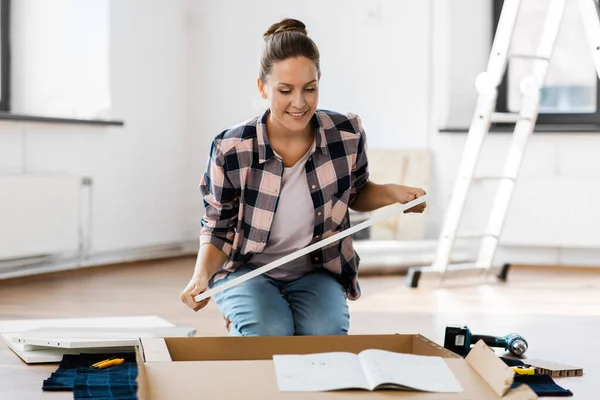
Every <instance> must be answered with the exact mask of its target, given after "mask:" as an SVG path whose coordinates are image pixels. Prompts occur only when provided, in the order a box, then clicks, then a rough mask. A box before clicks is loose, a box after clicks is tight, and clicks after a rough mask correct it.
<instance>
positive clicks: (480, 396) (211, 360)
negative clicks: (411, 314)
mask: <svg viewBox="0 0 600 400" xmlns="http://www.w3.org/2000/svg"><path fill="white" fill-rule="evenodd" d="M140 340H141V346H140V347H139V348H137V359H138V361H137V362H138V398H139V399H140V400H168V399H190V398H202V399H261V400H265V399H302V400H309V399H332V400H337V399H351V398H356V399H375V398H378V399H379V398H403V399H418V400H438V399H472V400H485V399H509V400H530V399H537V396H536V394H535V393H534V392H533V391H532V390H531V389H530V388H529V387H527V386H524V385H521V386H520V387H519V388H517V389H512V390H511V389H509V388H510V386H511V385H512V382H513V377H514V371H513V370H512V369H510V368H509V367H508V366H507V365H506V364H505V363H504V362H503V361H502V360H501V359H500V358H498V357H497V356H496V355H495V354H494V352H493V350H492V349H491V348H489V347H488V346H486V345H485V344H484V343H483V342H482V341H480V342H479V343H477V344H476V345H475V346H474V348H473V349H472V350H471V352H470V353H469V355H468V356H467V357H466V358H462V357H460V356H458V355H456V354H455V353H452V352H450V351H449V350H446V349H445V348H443V347H441V346H439V345H438V344H436V343H434V342H432V341H431V340H429V339H427V338H425V337H424V336H421V335H348V336H289V337H189V338H141V339H140ZM366 349H381V350H388V351H394V352H399V353H409V354H418V355H427V356H440V357H443V358H444V360H445V361H446V363H447V364H448V366H449V367H450V369H451V370H452V371H453V373H454V374H455V376H456V377H457V379H458V380H459V381H460V383H461V385H462V386H463V388H464V389H465V391H464V392H462V393H424V392H408V391H398V390H378V391H373V392H370V391H365V390H343V391H330V392H280V391H279V389H278V386H277V378H276V375H275V369H274V365H273V359H272V357H273V355H274V354H310V353H323V352H333V351H347V352H353V353H359V352H361V351H362V350H366Z"/></svg>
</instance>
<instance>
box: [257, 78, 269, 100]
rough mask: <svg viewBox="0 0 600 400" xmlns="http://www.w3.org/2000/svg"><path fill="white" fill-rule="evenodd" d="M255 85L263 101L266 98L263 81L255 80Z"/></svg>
mask: <svg viewBox="0 0 600 400" xmlns="http://www.w3.org/2000/svg"><path fill="white" fill-rule="evenodd" d="M256 84H257V85H258V91H259V92H260V95H261V97H262V98H263V99H266V98H267V92H265V84H264V83H263V81H262V80H261V79H260V78H258V79H257V80H256Z"/></svg>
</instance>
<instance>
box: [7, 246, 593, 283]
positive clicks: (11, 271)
mask: <svg viewBox="0 0 600 400" xmlns="http://www.w3.org/2000/svg"><path fill="white" fill-rule="evenodd" d="M436 245H437V240H415V241H412V240H411V241H397V242H394V241H374V242H373V244H372V245H369V244H368V242H367V241H357V242H356V250H357V252H358V254H359V255H360V257H361V263H360V270H361V273H362V274H369V273H381V272H390V273H396V272H406V271H407V270H408V268H410V267H414V266H426V265H429V264H430V263H431V262H432V261H433V258H434V256H435V251H436ZM474 250H476V247H475V248H473V247H469V246H466V245H460V244H459V245H458V246H457V248H456V251H455V253H454V254H453V257H452V259H451V261H452V262H453V263H460V262H467V261H470V260H471V259H472V258H473V256H474V255H475V254H476V252H474ZM197 252H198V241H197V240H190V241H182V242H178V243H169V244H161V245H155V246H145V247H139V248H134V249H126V250H118V251H112V252H105V253H96V254H92V255H90V256H89V257H87V258H85V259H80V258H79V257H78V256H77V255H73V254H71V255H49V256H39V257H31V258H27V259H20V260H10V261H0V279H11V278H19V277H24V276H29V275H37V274H44V273H50V272H59V271H68V270H74V269H79V268H89V267H98V266H103V265H112V264H122V263H128V262H137V261H146V260H157V259H165V258H174V257H183V256H191V255H195V254H197ZM598 260H600V249H570V248H569V249H565V248H539V247H538V248H531V247H515V246H510V247H508V246H507V247H503V246H501V247H500V248H499V249H498V252H497V256H496V261H495V263H496V264H505V263H508V264H513V265H526V266H543V267H573V268H599V267H600V262H599V261H598Z"/></svg>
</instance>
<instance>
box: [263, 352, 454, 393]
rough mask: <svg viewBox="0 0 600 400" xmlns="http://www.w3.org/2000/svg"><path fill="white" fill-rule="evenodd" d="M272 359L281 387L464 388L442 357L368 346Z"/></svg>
mask: <svg viewBox="0 0 600 400" xmlns="http://www.w3.org/2000/svg"><path fill="white" fill-rule="evenodd" d="M273 361H274V364H275V373H276V375H277V384H278V386H279V390H280V391H300V392H320V391H328V390H341V389H365V390H377V389H399V390H416V391H426V392H447V393H456V392H463V391H464V390H463V388H462V386H461V385H460V383H459V382H458V380H457V379H456V377H455V376H454V374H453V373H452V370H450V368H449V367H448V365H447V364H446V362H445V361H444V359H443V358H441V357H432V356H418V355H414V354H404V353H395V352H390V351H384V350H376V349H370V350H364V351H362V352H360V353H359V354H354V353H345V352H334V353H315V354H305V355H274V356H273Z"/></svg>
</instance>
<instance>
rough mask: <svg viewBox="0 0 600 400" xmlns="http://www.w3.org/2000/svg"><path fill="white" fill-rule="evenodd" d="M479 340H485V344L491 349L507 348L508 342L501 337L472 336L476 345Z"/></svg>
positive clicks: (472, 340)
mask: <svg viewBox="0 0 600 400" xmlns="http://www.w3.org/2000/svg"><path fill="white" fill-rule="evenodd" d="M479 340H483V343H485V344H487V345H488V346H490V347H503V348H506V340H505V339H504V338H501V337H496V336H489V335H472V336H471V343H473V344H475V343H477V342H478V341H479Z"/></svg>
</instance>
